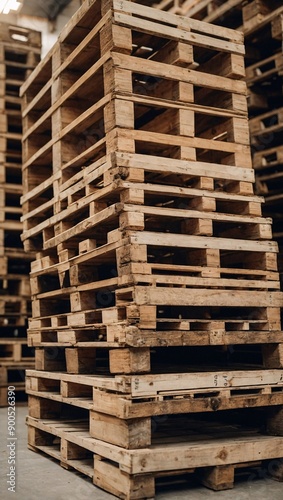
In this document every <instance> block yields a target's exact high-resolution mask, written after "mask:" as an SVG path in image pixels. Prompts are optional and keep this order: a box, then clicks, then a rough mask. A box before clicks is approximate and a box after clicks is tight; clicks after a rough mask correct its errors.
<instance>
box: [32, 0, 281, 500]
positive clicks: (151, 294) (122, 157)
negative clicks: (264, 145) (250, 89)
mask: <svg viewBox="0 0 283 500" xmlns="http://www.w3.org/2000/svg"><path fill="white" fill-rule="evenodd" d="M244 76H245V69H244V47H243V37H242V35H241V34H240V33H237V32H234V31H233V30H230V29H223V28H218V27H216V26H213V25H209V24H206V23H202V22H199V21H197V20H190V19H186V18H180V17H178V16H174V15H172V14H169V13H166V12H161V11H159V10H157V9H152V8H149V7H147V6H141V5H138V4H136V3H132V2H127V1H120V0H119V1H117V0H114V1H113V2H112V1H111V2H109V1H106V0H101V1H99V0H97V1H92V0H85V2H84V3H83V5H82V7H81V9H80V10H79V11H78V12H77V14H76V15H75V16H74V17H73V18H72V20H71V21H70V23H69V24H68V25H67V26H66V28H65V29H64V30H63V32H62V34H61V35H60V37H59V40H58V42H57V43H56V44H55V46H54V48H53V49H52V51H51V52H50V53H49V54H48V55H47V57H46V58H45V59H44V60H43V61H42V63H40V64H39V66H38V67H37V69H36V70H35V71H34V72H33V74H32V75H31V77H30V78H29V80H28V81H27V82H26V83H25V84H24V85H23V87H22V95H23V100H24V104H23V117H24V131H25V133H24V137H23V149H24V165H23V178H24V195H23V209H24V216H23V219H24V233H23V241H24V245H25V248H26V249H27V251H36V252H37V253H36V260H35V261H34V262H33V263H32V272H31V289H32V319H31V321H30V324H29V331H28V335H29V344H30V345H31V346H33V347H36V370H33V371H29V372H28V377H27V392H28V394H29V416H28V418H27V424H28V429H29V447H30V448H31V449H32V450H35V451H38V452H44V453H45V454H47V455H50V456H52V457H54V458H56V459H57V460H59V462H60V463H61V465H62V466H63V467H66V468H74V469H77V470H79V471H80V472H83V473H84V474H86V475H88V476H90V477H92V478H93V481H94V484H96V485H98V486H100V487H102V488H103V489H105V490H107V491H109V492H111V493H113V494H114V495H116V496H118V497H120V498H125V499H139V498H152V497H153V496H154V494H155V481H156V480H157V479H158V478H159V477H160V476H161V477H163V478H164V477H167V476H174V475H178V474H184V473H188V472H193V471H196V472H197V473H198V475H199V477H200V480H201V481H202V482H203V483H204V484H206V485H207V486H209V487H211V488H213V489H216V490H219V489H225V488H230V487H232V486H233V481H234V472H235V470H236V469H238V468H241V467H244V466H246V465H251V464H252V465H254V466H256V465H258V464H260V463H262V462H263V463H269V462H270V460H273V462H272V463H271V465H269V470H270V473H271V474H273V475H274V476H276V477H278V478H282V462H281V458H282V446H283V437H282V425H281V419H282V412H283V344H282V339H283V337H282V331H281V320H280V306H281V305H282V293H281V292H280V291H279V280H278V272H277V263H276V256H277V244H276V243H274V242H273V241H272V240H271V220H270V219H267V218H263V217H262V215H261V205H262V201H263V200H262V198H259V197H258V196H255V195H254V193H253V182H254V171H253V169H252V168H251V156H250V148H249V130H248V121H247V101H246V84H245V82H244ZM217 410H218V411H217ZM244 422H245V425H244V424H243V423H244ZM242 424H243V425H242ZM274 460H275V461H274Z"/></svg>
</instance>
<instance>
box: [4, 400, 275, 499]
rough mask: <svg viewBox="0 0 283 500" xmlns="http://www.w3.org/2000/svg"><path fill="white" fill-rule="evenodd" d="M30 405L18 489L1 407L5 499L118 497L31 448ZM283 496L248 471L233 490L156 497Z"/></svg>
mask: <svg viewBox="0 0 283 500" xmlns="http://www.w3.org/2000/svg"><path fill="white" fill-rule="evenodd" d="M26 415H27V407H25V406H21V407H17V412H16V416H17V476H16V483H17V486H16V493H13V492H9V491H8V490H7V483H6V481H7V476H6V474H7V467H8V466H7V459H8V455H7V447H6V445H7V409H6V408H1V409H0V422H1V433H0V435H1V448H0V452H1V455H0V462H1V464H0V470H1V477H0V498H1V500H12V499H15V500H114V499H115V498H116V497H113V496H112V495H109V494H108V493H105V492H104V491H102V490H100V489H98V488H96V487H95V486H93V484H92V483H91V481H90V479H86V478H84V477H83V476H81V475H80V474H78V473H76V472H74V471H72V472H71V471H67V470H65V469H63V468H62V467H60V466H59V465H58V462H56V461H53V460H52V459H50V458H47V457H45V456H42V455H39V454H37V453H34V452H32V451H29V450H28V449H27V445H26V434H27V433H26V426H25V416H26ZM185 499H189V500H203V499H209V500H255V499H256V500H267V499H270V500H283V483H279V482H276V481H273V480H271V479H267V478H264V479H260V478H259V477H258V476H256V475H255V474H251V473H250V474H248V475H247V476H245V478H242V479H241V480H237V481H236V483H235V487H234V489H233V490H228V491H222V492H213V491H210V490H208V489H206V488H204V487H202V486H199V485H198V484H193V483H192V484H190V485H189V486H188V485H186V486H185V487H184V486H182V487H179V488H178V489H176V488H172V486H171V488H168V487H167V488H164V487H160V488H158V489H157V494H156V500H185Z"/></svg>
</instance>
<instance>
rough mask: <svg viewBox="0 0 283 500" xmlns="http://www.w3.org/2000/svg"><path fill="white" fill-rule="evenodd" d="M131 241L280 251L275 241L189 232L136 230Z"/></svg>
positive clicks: (148, 243)
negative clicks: (199, 234) (217, 236)
mask: <svg viewBox="0 0 283 500" xmlns="http://www.w3.org/2000/svg"><path fill="white" fill-rule="evenodd" d="M131 243H136V244H141V245H154V246H156V245H160V246H169V247H170V246H176V247H179V248H185V247H186V248H210V249H218V250H234V251H247V252H275V253H277V252H278V247H277V243H276V242H274V241H253V240H250V241H249V240H240V239H235V240H233V239H230V238H213V237H206V236H191V235H187V234H182V235H181V234H175V233H174V241H172V234H164V233H155V232H149V231H143V232H134V233H133V234H132V235H131Z"/></svg>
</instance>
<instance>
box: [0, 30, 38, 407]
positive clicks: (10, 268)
mask: <svg viewBox="0 0 283 500" xmlns="http://www.w3.org/2000/svg"><path fill="white" fill-rule="evenodd" d="M0 33H1V35H0V71H1V74H0V103H1V104H0V109H1V115H0V127H1V133H0V141H1V142H0V161H1V166H0V169H1V172H0V214H1V215H0V217H1V219H0V282H1V294H0V331H1V337H0V373H1V376H0V406H6V405H7V387H8V386H9V385H14V386H15V387H16V390H17V397H18V400H19V401H20V400H22V399H25V383H24V376H25V369H26V368H31V367H33V366H34V353H33V350H32V349H30V348H29V347H28V346H27V317H28V315H29V314H30V313H31V307H30V303H31V300H30V284H29V270H30V262H31V260H32V259H33V258H34V254H31V253H25V251H24V248H23V244H22V242H21V233H22V230H23V225H22V223H21V221H20V218H21V214H22V209H21V204H20V198H21V195H22V191H23V189H22V155H21V150H22V147H21V140H22V125H21V123H22V119H21V99H20V96H19V90H20V86H21V85H22V84H23V83H24V81H25V80H26V78H27V77H28V76H29V75H30V73H31V72H32V70H33V69H34V68H35V66H36V65H37V64H38V62H39V60H40V44H41V36H40V33H38V32H36V31H33V30H28V29H25V28H20V27H18V26H11V25H10V24H8V23H7V24H5V23H1V24H0Z"/></svg>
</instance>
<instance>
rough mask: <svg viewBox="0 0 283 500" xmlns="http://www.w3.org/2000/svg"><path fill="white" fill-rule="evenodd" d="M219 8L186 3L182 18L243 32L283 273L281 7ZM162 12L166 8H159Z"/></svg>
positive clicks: (253, 120)
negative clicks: (237, 29)
mask: <svg viewBox="0 0 283 500" xmlns="http://www.w3.org/2000/svg"><path fill="white" fill-rule="evenodd" d="M220 3H221V5H220V4H219V2H216V3H215V2H214V1H212V0H209V1H206V2H203V1H202V0H197V1H195V2H191V3H190V2H189V3H185V5H186V12H183V11H182V12H181V11H180V12H179V11H178V13H182V14H183V15H188V16H189V17H192V18H197V19H201V20H204V21H206V22H213V23H216V24H220V25H222V26H225V27H233V28H234V27H237V28H239V29H241V30H242V31H243V32H244V36H245V47H246V56H245V65H246V74H247V84H248V94H249V95H248V107H249V116H250V122H249V125H250V136H251V143H252V152H253V167H254V168H255V172H256V193H257V194H259V195H263V196H264V197H265V205H264V207H263V213H264V215H266V216H268V217H272V218H273V222H274V226H273V237H274V238H275V240H276V241H278V243H279V249H280V254H279V269H280V273H282V271H283V231H282V221H283V203H282V200H283V197H282V188H283V184H282V164H283V161H282V151H283V143H282V134H281V132H282V123H281V119H282V106H283V93H282V73H283V59H282V57H283V55H282V32H283V6H282V2H281V0H274V1H272V2H270V1H268V0H250V1H249V2H247V1H245V2H243V1H238V2H236V1H235V2H230V1H227V0H225V1H224V2H220ZM159 8H162V9H163V8H165V6H164V5H163V4H160V5H159ZM170 9H172V6H171V7H170ZM237 14H238V15H237Z"/></svg>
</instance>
